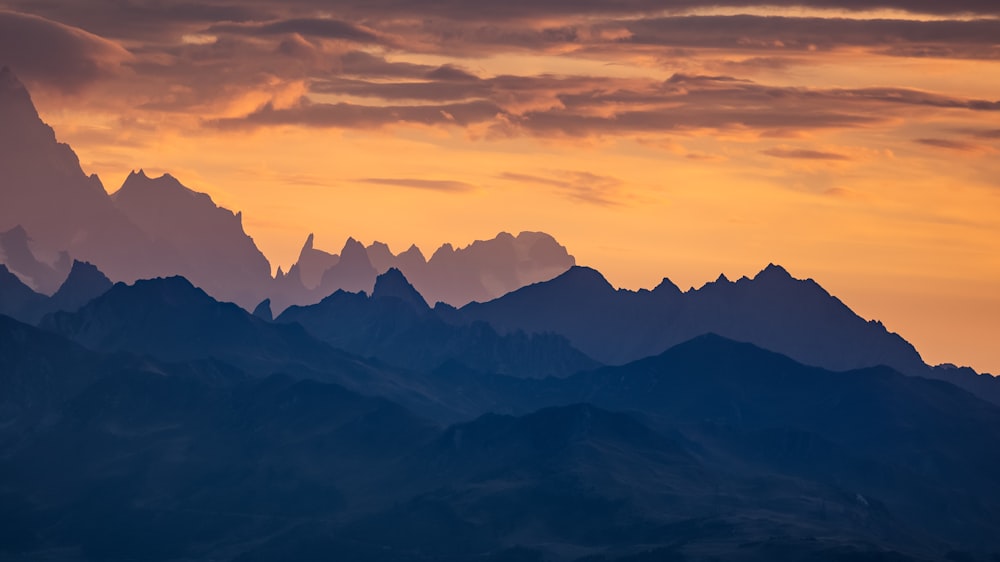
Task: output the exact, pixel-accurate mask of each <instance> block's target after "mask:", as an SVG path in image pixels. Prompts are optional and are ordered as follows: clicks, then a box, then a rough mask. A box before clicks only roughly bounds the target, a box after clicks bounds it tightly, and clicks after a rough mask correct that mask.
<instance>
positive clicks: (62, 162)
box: [0, 67, 154, 279]
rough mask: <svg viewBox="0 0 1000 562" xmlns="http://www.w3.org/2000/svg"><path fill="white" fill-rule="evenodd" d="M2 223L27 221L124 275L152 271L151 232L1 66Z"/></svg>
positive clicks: (36, 235)
mask: <svg viewBox="0 0 1000 562" xmlns="http://www.w3.org/2000/svg"><path fill="white" fill-rule="evenodd" d="M0 123H3V124H4V126H3V127H0V178H3V180H2V181H0V193H2V196H3V201H4V204H3V205H2V206H0V231H7V230H9V229H11V228H13V227H15V226H17V225H21V226H23V227H24V229H25V230H26V231H27V232H28V233H30V235H31V237H32V239H33V240H34V242H35V243H36V244H38V245H39V246H41V247H42V248H44V249H45V250H46V251H47V252H49V253H52V254H55V253H56V252H59V251H63V250H65V251H68V252H69V254H70V255H71V256H73V257H74V258H77V259H81V260H85V261H89V262H91V263H96V264H99V265H100V266H101V268H102V269H103V270H105V271H107V272H108V273H109V274H111V276H112V277H115V278H118V279H135V278H138V277H142V276H146V275H148V274H149V273H151V272H152V269H151V267H152V266H153V265H154V260H152V259H151V258H150V256H149V255H148V252H147V251H146V250H147V249H148V247H149V240H148V238H147V237H146V235H145V234H144V233H143V232H142V231H141V230H140V229H139V228H138V227H136V225H134V224H133V223H132V222H131V221H129V220H128V219H127V218H126V217H125V216H124V215H123V214H122V213H120V212H119V211H118V210H117V209H116V208H115V206H114V205H113V204H112V202H111V199H110V198H109V197H108V195H107V193H106V192H105V191H104V187H103V185H102V184H101V182H100V180H99V179H98V178H97V176H89V177H88V176H87V175H85V174H84V173H83V170H82V169H81V168H80V162H79V160H78V159H77V157H76V154H74V153H73V150H72V149H71V148H70V147H69V146H68V145H66V144H61V143H59V142H57V141H56V137H55V133H54V132H53V131H52V129H51V128H50V127H49V126H48V125H46V124H45V123H43V122H42V120H41V119H40V118H39V117H38V112H37V111H36V110H35V106H34V104H33V103H32V101H31V97H30V95H29V94H28V91H27V90H26V89H25V88H24V85H23V84H21V83H20V81H18V79H17V78H16V77H15V76H14V74H13V72H11V71H10V70H9V69H7V68H6V67H4V68H3V69H0Z"/></svg>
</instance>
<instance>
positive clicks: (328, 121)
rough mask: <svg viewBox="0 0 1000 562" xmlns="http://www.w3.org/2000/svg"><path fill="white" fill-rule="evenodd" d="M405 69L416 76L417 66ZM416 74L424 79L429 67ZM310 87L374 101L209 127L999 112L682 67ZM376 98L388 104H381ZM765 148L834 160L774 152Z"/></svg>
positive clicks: (551, 129) (631, 128)
mask: <svg viewBox="0 0 1000 562" xmlns="http://www.w3.org/2000/svg"><path fill="white" fill-rule="evenodd" d="M404 70H405V72H407V73H417V70H418V69H415V68H409V67H408V68H406V69H404ZM420 74H421V75H422V76H425V77H426V76H428V75H429V74H431V73H429V72H426V71H425V72H423V73H420ZM311 92H312V93H321V94H340V95H348V96H353V97H368V98H373V100H375V101H373V103H372V104H371V105H359V104H354V103H346V102H345V103H335V104H334V103H312V102H310V101H309V100H308V99H303V100H301V101H300V103H299V104H297V105H295V106H293V107H288V108H285V109H281V108H277V107H273V106H270V105H266V106H263V107H261V108H260V109H258V110H256V111H254V112H252V113H250V114H248V115H245V116H243V117H233V118H230V119H223V120H217V121H214V122H212V124H213V125H214V126H218V127H222V128H247V127H262V126H274V125H303V126H309V127H339V128H356V127H362V128H363V127H376V128H377V127H381V126H384V125H388V124H393V123H417V124H423V125H432V126H433V125H445V124H446V125H449V126H460V127H468V126H471V125H476V124H481V123H488V124H489V131H490V133H491V134H493V135H496V136H504V137H512V136H522V135H527V136H539V137H567V138H581V137H587V136H603V135H624V136H630V135H631V136H634V135H641V134H657V133H668V134H670V133H673V134H689V133H691V132H695V131H705V130H713V131H736V132H749V133H752V134H754V135H757V136H777V137H790V136H796V135H798V134H800V133H802V132H805V131H813V130H823V129H851V128H861V127H870V126H874V125H879V124H885V123H887V122H888V121H890V120H892V119H896V118H907V117H912V116H913V115H914V108H915V107H930V108H935V109H940V110H942V111H945V110H947V111H974V112H979V111H997V110H1000V102H995V101H989V100H979V99H967V98H960V97H955V96H945V95H941V94H936V93H932V92H925V91H921V90H914V89H906V88H854V89H845V88H836V89H821V88H801V87H791V86H770V85H766V84H760V83H757V82H753V81H750V80H744V79H738V78H735V77H730V76H704V75H688V74H674V75H672V76H671V77H670V78H668V79H667V80H664V81H656V80H648V79H645V80H644V79H616V78H601V77H588V76H571V77H554V76H549V75H539V76H497V77H493V78H484V79H480V78H476V77H470V78H467V79H462V80H452V79H451V76H449V77H447V79H446V80H427V79H417V80H414V79H405V80H402V81H394V80H390V81H384V80H383V81H378V82H375V81H366V80H356V79H348V78H337V77H333V78H329V79H325V80H319V81H314V82H313V84H312V85H311ZM379 100H381V101H386V102H388V104H386V105H381V104H379V103H377V102H378V101H379ZM402 102H410V103H402ZM428 102H430V103H428ZM770 155H772V156H776V157H785V158H794V157H798V158H813V159H828V160H829V159H834V158H835V157H834V156H833V155H828V154H822V153H810V152H808V151H805V152H794V151H788V152H781V150H780V149H779V150H778V151H776V152H771V153H770Z"/></svg>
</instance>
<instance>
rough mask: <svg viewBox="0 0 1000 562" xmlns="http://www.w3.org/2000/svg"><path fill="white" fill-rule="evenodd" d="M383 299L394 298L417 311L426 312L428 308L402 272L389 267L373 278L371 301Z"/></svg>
mask: <svg viewBox="0 0 1000 562" xmlns="http://www.w3.org/2000/svg"><path fill="white" fill-rule="evenodd" d="M383 298H396V299H400V300H402V301H404V302H406V303H409V304H411V305H413V306H414V307H416V308H417V309H419V310H427V309H429V308H430V307H429V306H428V305H427V301H426V300H425V299H424V297H423V296H422V295H421V294H420V293H419V292H418V291H417V290H416V289H415V288H414V287H413V285H411V284H410V282H409V281H408V280H407V279H406V276H405V275H403V272H402V271H400V270H399V269H397V268H395V267H390V268H389V269H388V270H387V271H386V272H385V273H383V274H382V275H379V276H378V277H377V278H375V289H374V290H373V291H372V300H378V299H383Z"/></svg>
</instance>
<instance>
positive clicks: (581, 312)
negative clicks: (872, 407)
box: [438, 265, 1000, 403]
mask: <svg viewBox="0 0 1000 562" xmlns="http://www.w3.org/2000/svg"><path fill="white" fill-rule="evenodd" d="M438 311H439V313H440V315H441V317H442V318H444V319H447V320H448V321H449V322H452V323H456V324H461V323H468V322H476V321H481V322H488V323H489V324H490V325H492V326H494V327H495V328H497V329H498V330H500V331H507V330H523V331H526V332H529V333H532V332H533V333H550V332H551V333H556V334H561V335H564V336H566V338H567V339H569V341H570V342H571V343H572V344H573V345H574V346H575V347H577V348H579V349H580V350H581V351H583V352H584V353H586V354H587V355H589V356H591V357H594V358H595V359H597V360H598V361H602V362H604V363H609V364H622V363H626V362H628V361H633V360H636V359H640V358H642V357H647V356H650V355H655V354H658V353H660V352H662V351H663V350H665V349H668V348H670V347H671V346H673V345H677V344H679V343H681V342H684V341H686V340H688V339H691V338H694V337H696V336H698V335H701V334H706V333H716V334H720V335H722V336H725V337H728V338H732V339H735V340H739V341H746V342H750V343H753V344H755V345H758V346H760V347H763V348H765V349H771V350H774V351H777V352H779V353H782V354H785V355H788V356H789V357H792V358H793V359H795V360H797V361H801V362H803V363H806V364H809V365H817V366H821V367H824V368H827V369H833V370H848V369H858V368H864V367H873V366H877V365H888V366H890V367H892V368H894V369H896V370H898V371H901V372H903V373H906V374H909V375H916V376H923V377H930V378H941V379H943V380H948V381H950V382H953V383H954V384H957V385H959V386H961V387H962V388H965V389H967V390H969V391H971V392H974V393H976V394H977V395H978V396H982V397H983V398H986V399H988V400H991V401H993V402H996V403H1000V383H997V381H995V380H993V378H992V377H988V376H985V377H984V376H976V375H975V373H971V372H967V371H964V370H959V369H932V368H930V367H929V366H927V365H925V364H924V363H923V361H922V359H921V358H920V354H919V353H917V351H916V349H914V347H913V346H912V345H911V344H910V343H909V342H907V341H906V340H904V339H903V338H902V337H900V336H899V335H898V334H895V333H892V332H889V331H888V330H887V329H886V328H885V326H883V325H882V324H881V323H880V322H877V321H866V320H864V319H863V318H861V317H859V316H858V315H857V314H855V313H854V312H853V311H852V310H851V309H850V308H848V307H847V306H846V305H844V303H843V302H841V301H840V300H839V299H837V298H836V297H833V296H832V295H830V294H829V293H828V292H826V290H824V289H823V288H822V287H821V286H819V285H818V284H817V283H816V282H815V281H813V280H811V279H806V280H798V279H794V278H793V277H791V276H790V275H789V274H788V272H787V271H785V270H784V269H783V268H781V267H780V266H775V265H769V266H768V267H767V268H765V269H764V270H763V271H761V272H760V273H758V274H757V275H756V276H755V277H754V278H753V279H748V278H746V277H744V278H742V279H740V280H738V281H736V282H732V281H729V280H728V279H726V278H725V276H720V278H719V279H718V280H717V281H714V282H711V283H706V284H705V285H704V286H703V287H701V288H699V289H692V290H689V291H687V292H681V291H680V290H679V289H678V288H677V287H676V285H674V284H673V283H671V282H670V281H669V280H668V279H664V280H663V282H662V283H661V284H660V285H659V286H658V287H656V288H655V289H653V290H652V291H648V290H639V291H628V290H623V289H618V290H616V289H614V288H613V287H612V286H611V285H610V284H609V283H608V282H607V281H606V280H605V279H604V277H603V276H602V275H601V274H600V273H599V272H597V271H596V270H593V269H589V268H583V267H574V268H572V269H570V270H569V271H567V272H566V273H564V274H563V275H560V276H559V277H557V278H555V279H552V280H551V281H547V282H543V283H536V284H534V285H530V286H528V287H524V288H522V289H519V290H517V291H514V292H512V293H510V294H507V295H504V296H503V297H501V298H499V299H496V300H493V301H490V302H486V303H471V304H469V305H467V306H465V307H462V308H461V309H460V310H458V311H454V310H449V309H448V308H446V307H441V308H439V309H438Z"/></svg>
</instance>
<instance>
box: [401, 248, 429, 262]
mask: <svg viewBox="0 0 1000 562" xmlns="http://www.w3.org/2000/svg"><path fill="white" fill-rule="evenodd" d="M409 255H413V256H419V257H420V259H421V261H424V262H426V261H427V258H426V257H424V253H423V252H422V251H420V248H418V247H417V245H416V244H410V247H409V248H407V249H406V251H405V252H403V253H401V254H399V256H397V257H402V256H409Z"/></svg>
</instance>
